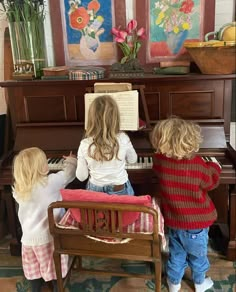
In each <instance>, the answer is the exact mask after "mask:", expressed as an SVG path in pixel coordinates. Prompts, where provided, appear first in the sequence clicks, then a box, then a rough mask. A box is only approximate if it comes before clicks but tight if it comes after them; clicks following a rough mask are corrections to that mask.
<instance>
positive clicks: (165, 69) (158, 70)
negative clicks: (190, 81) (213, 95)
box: [153, 60, 190, 75]
mask: <svg viewBox="0 0 236 292" xmlns="http://www.w3.org/2000/svg"><path fill="white" fill-rule="evenodd" d="M153 71H154V74H164V75H180V74H188V73H189V72H190V61H181V60H180V61H164V62H160V67H155V68H154V69H153Z"/></svg>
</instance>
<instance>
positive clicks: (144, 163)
mask: <svg viewBox="0 0 236 292" xmlns="http://www.w3.org/2000/svg"><path fill="white" fill-rule="evenodd" d="M47 160H48V168H49V170H50V171H58V170H61V169H63V162H64V160H65V159H64V158H60V157H54V158H48V159H47ZM152 164H153V162H152V157H151V156H146V157H142V156H138V159H137V162H136V163H132V164H126V166H125V168H126V169H150V168H152Z"/></svg>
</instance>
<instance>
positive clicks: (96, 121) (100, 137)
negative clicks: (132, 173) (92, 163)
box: [85, 95, 120, 161]
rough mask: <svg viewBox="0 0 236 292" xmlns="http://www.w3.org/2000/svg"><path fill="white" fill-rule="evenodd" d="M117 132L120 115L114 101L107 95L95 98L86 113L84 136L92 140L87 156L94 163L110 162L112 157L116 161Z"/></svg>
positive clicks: (117, 147)
mask: <svg viewBox="0 0 236 292" xmlns="http://www.w3.org/2000/svg"><path fill="white" fill-rule="evenodd" d="M119 132H120V113H119V109H118V105H117V103H116V101H115V100H114V99H113V98H112V97H111V96H109V95H103V96H99V97H97V98H96V99H95V100H94V101H93V102H92V103H91V105H90V107H89V111H88V122H87V129H86V134H85V136H86V137H92V138H93V142H92V143H91V144H90V146H89V149H88V155H89V156H90V157H91V158H93V159H95V160H96V161H110V160H112V159H113V158H114V157H116V158H117V159H118V151H119V143H118V140H117V134H118V133H119Z"/></svg>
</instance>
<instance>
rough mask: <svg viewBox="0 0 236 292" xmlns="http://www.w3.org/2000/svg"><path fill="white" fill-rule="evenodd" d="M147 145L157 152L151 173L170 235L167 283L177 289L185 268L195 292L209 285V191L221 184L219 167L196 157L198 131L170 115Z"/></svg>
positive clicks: (211, 213)
mask: <svg viewBox="0 0 236 292" xmlns="http://www.w3.org/2000/svg"><path fill="white" fill-rule="evenodd" d="M151 142H152V145H153V147H154V149H155V150H156V152H155V155H154V161H153V169H154V171H155V173H156V175H157V177H158V179H159V183H160V195H161V200H162V211H163V215H164V220H165V225H166V226H167V227H168V233H169V259H168V262H167V267H166V272H167V283H168V286H169V291H170V292H177V291H179V290H180V288H181V279H182V277H183V275H184V272H185V268H186V267H187V266H189V267H190V268H191V271H192V279H193V282H194V286H195V291H197V292H203V291H206V290H207V289H209V288H211V287H212V286H213V281H212V280H211V278H209V277H206V276H205V274H206V272H207V271H208V269H209V267H210V265H209V261H208V257H207V244H208V230H209V226H210V225H212V224H213V222H214V221H215V220H216V218H217V213H216V209H215V206H214V204H213V202H212V200H211V199H210V197H209V196H208V194H207V192H208V191H210V190H212V189H214V188H216V187H217V186H218V184H219V176H220V172H221V167H220V166H219V165H218V164H217V163H214V162H205V161H204V160H203V159H202V157H201V156H198V155H196V154H197V152H198V150H199V146H200V143H201V142H202V137H201V131H200V127H199V126H198V125H197V124H195V123H193V122H190V121H186V120H183V119H180V118H178V117H172V118H169V119H166V120H162V121H159V122H158V123H157V124H156V126H155V127H154V129H153V132H152V135H151Z"/></svg>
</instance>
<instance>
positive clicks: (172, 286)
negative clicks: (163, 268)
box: [167, 278, 181, 292]
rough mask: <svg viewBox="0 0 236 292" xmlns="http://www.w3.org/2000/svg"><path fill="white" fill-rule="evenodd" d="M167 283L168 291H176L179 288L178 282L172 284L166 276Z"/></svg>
mask: <svg viewBox="0 0 236 292" xmlns="http://www.w3.org/2000/svg"><path fill="white" fill-rule="evenodd" d="M167 284H168V286H169V292H178V291H179V290H180V288H181V285H180V283H179V284H172V283H171V282H170V280H169V279H168V278H167Z"/></svg>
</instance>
